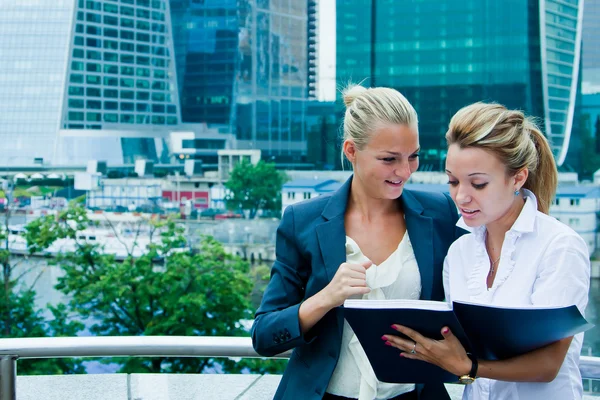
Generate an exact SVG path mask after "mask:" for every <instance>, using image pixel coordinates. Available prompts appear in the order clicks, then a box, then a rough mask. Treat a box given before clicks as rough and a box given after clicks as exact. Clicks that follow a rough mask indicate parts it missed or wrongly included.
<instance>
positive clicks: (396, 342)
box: [381, 335, 415, 351]
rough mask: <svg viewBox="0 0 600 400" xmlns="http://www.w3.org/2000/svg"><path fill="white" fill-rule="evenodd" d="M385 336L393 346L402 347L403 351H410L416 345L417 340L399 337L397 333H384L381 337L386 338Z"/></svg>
mask: <svg viewBox="0 0 600 400" xmlns="http://www.w3.org/2000/svg"><path fill="white" fill-rule="evenodd" d="M384 338H385V340H386V341H388V342H389V343H390V344H391V345H392V346H393V347H395V348H397V349H400V350H403V351H410V350H412V349H413V347H414V346H415V342H413V341H408V340H406V339H402V338H399V337H398V336H395V335H383V336H382V337H381V339H384Z"/></svg>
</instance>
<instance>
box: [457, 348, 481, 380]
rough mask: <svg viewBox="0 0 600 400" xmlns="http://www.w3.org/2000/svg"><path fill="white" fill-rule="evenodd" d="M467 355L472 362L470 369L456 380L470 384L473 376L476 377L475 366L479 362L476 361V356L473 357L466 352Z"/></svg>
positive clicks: (473, 378)
mask: <svg viewBox="0 0 600 400" xmlns="http://www.w3.org/2000/svg"><path fill="white" fill-rule="evenodd" d="M467 357H469V359H470V360H471V362H472V364H471V371H469V373H468V374H467V375H462V376H461V377H459V378H458V382H459V383H462V384H463V385H470V384H471V383H473V382H475V378H477V367H478V366H479V363H478V362H477V357H475V356H474V355H473V354H471V353H467Z"/></svg>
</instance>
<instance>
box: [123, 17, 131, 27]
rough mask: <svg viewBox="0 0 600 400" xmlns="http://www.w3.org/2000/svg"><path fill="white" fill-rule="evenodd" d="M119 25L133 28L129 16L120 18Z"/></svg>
mask: <svg viewBox="0 0 600 400" xmlns="http://www.w3.org/2000/svg"><path fill="white" fill-rule="evenodd" d="M121 26H122V27H123V28H133V27H134V22H133V20H132V19H129V18H121Z"/></svg>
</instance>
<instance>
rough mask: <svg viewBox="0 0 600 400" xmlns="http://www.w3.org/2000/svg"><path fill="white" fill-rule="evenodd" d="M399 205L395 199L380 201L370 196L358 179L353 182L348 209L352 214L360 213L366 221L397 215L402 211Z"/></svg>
mask: <svg viewBox="0 0 600 400" xmlns="http://www.w3.org/2000/svg"><path fill="white" fill-rule="evenodd" d="M399 204H400V203H399V202H398V201H397V200H395V199H378V198H375V197H372V196H370V195H369V194H367V192H366V191H365V189H364V187H363V186H362V185H361V184H360V183H359V182H357V180H356V178H354V179H353V180H352V186H351V189H350V196H349V198H348V207H347V209H348V211H351V212H358V213H359V214H360V215H361V217H362V218H363V219H364V220H365V221H367V222H368V221H372V220H377V219H380V218H381V217H384V216H387V215H390V214H397V213H398V212H399V211H400V205H399Z"/></svg>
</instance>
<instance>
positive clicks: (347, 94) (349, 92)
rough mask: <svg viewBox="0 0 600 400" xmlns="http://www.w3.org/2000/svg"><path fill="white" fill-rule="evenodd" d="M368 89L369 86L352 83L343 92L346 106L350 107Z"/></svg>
mask: <svg viewBox="0 0 600 400" xmlns="http://www.w3.org/2000/svg"><path fill="white" fill-rule="evenodd" d="M366 91H367V88H365V87H363V86H361V85H350V86H348V87H347V88H346V89H344V91H343V92H342V97H343V98H344V104H345V105H346V107H350V106H351V105H352V103H353V102H354V100H356V98H357V97H359V96H360V95H361V94H363V93H364V92H366Z"/></svg>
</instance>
